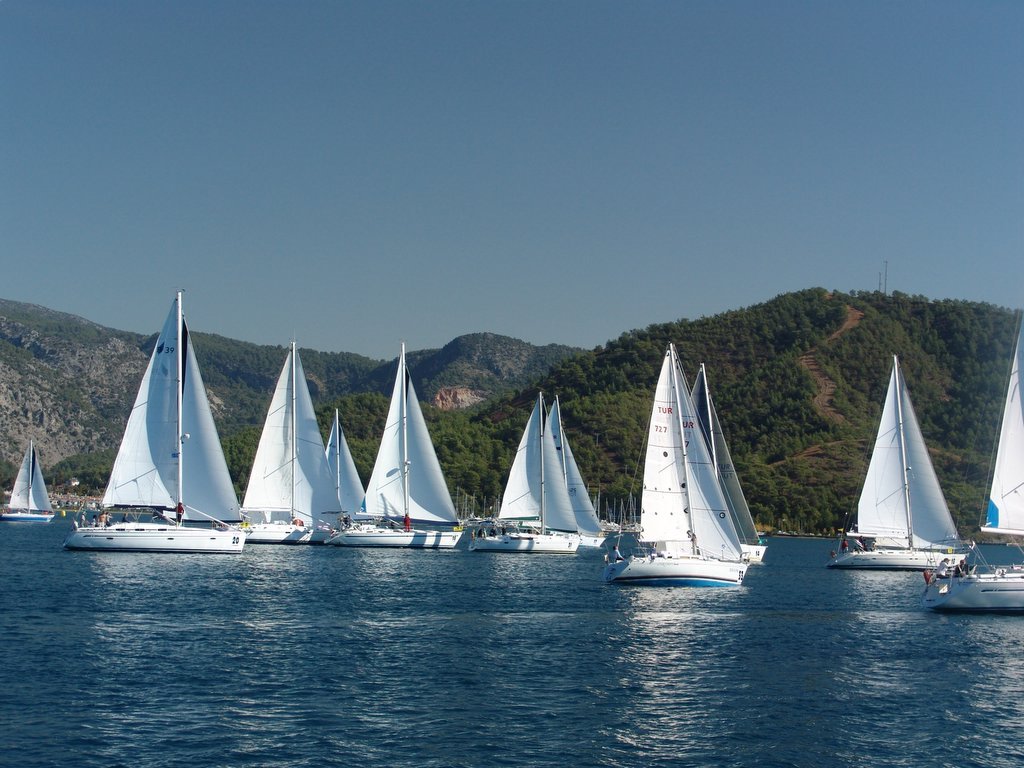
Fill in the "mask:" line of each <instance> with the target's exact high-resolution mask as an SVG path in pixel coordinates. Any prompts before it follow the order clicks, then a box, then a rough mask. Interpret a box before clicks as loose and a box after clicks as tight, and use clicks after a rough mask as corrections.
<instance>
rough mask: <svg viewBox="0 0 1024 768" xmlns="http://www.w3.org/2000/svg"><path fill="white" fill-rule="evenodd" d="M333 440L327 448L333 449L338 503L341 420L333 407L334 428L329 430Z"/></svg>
mask: <svg viewBox="0 0 1024 768" xmlns="http://www.w3.org/2000/svg"><path fill="white" fill-rule="evenodd" d="M331 435H332V436H333V437H334V440H333V441H332V442H331V445H330V446H329V450H333V451H334V490H335V491H336V492H337V494H338V503H339V505H340V504H341V421H340V420H339V419H338V409H337V408H335V409H334V428H333V429H332V430H331Z"/></svg>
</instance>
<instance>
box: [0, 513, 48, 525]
mask: <svg viewBox="0 0 1024 768" xmlns="http://www.w3.org/2000/svg"><path fill="white" fill-rule="evenodd" d="M53 517H54V516H53V514H52V513H45V512H3V513H0V522H3V523H48V522H50V521H51V520H53Z"/></svg>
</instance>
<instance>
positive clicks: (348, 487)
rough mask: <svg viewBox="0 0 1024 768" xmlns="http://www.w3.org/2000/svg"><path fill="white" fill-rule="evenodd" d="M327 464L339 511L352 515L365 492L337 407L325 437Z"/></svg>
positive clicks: (361, 501)
mask: <svg viewBox="0 0 1024 768" xmlns="http://www.w3.org/2000/svg"><path fill="white" fill-rule="evenodd" d="M327 466H328V467H330V470H331V477H333V478H334V487H335V490H336V491H337V494H338V503H339V504H340V505H341V511H342V512H343V513H348V514H349V515H353V514H354V513H355V512H356V510H358V509H359V505H360V504H362V503H363V496H365V495H366V492H365V491H364V490H363V484H362V481H360V479H359V473H358V472H357V471H356V463H355V461H353V460H352V452H351V451H350V450H349V448H348V441H346V440H345V433H344V432H343V431H342V430H341V421H340V420H339V419H338V409H337V408H335V409H334V424H333V425H332V426H331V436H330V437H329V438H328V439H327Z"/></svg>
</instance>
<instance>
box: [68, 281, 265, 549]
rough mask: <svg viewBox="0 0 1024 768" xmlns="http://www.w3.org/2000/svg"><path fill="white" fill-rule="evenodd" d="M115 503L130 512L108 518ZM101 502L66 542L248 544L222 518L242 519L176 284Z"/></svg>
mask: <svg viewBox="0 0 1024 768" xmlns="http://www.w3.org/2000/svg"><path fill="white" fill-rule="evenodd" d="M186 481H187V482H186ZM112 507H118V508H124V509H129V510H133V514H132V515H131V517H130V518H129V515H128V514H127V513H126V514H125V516H124V519H123V520H122V521H121V522H119V523H112V522H110V513H109V509H110V508H112ZM103 508H104V512H103V514H101V515H100V518H99V520H98V524H96V525H86V524H85V521H84V520H83V521H81V523H79V522H76V523H75V526H74V528H73V529H72V531H71V532H70V533H69V534H68V536H67V538H65V539H64V547H65V549H75V550H78V549H81V550H118V551H132V552H224V553H228V552H230V553H237V552H241V551H242V548H243V547H244V546H245V534H244V532H243V531H242V530H241V529H240V528H238V527H236V526H231V525H228V524H227V522H228V521H229V522H240V521H241V518H240V516H239V510H238V500H237V499H236V498H235V491H234V488H233V487H232V485H231V477H230V475H229V474H228V468H227V463H226V462H225V461H224V453H223V451H222V450H221V445H220V439H219V438H218V437H217V428H216V426H215V425H214V422H213V415H212V414H211V413H210V403H209V401H208V400H207V397H206V388H205V387H204V386H203V379H202V376H201V375H200V373H199V365H198V364H197V363H196V357H195V352H194V351H193V349H192V344H191V338H190V336H189V333H188V328H187V326H186V324H185V317H184V314H183V313H182V308H181V291H178V293H177V296H176V297H175V300H174V304H173V305H172V306H171V311H170V313H169V314H168V316H167V321H166V322H165V323H164V327H163V330H162V331H161V332H160V336H159V337H158V338H157V340H156V346H155V347H154V349H153V354H152V356H151V357H150V359H149V366H148V367H147V368H146V372H145V374H144V375H143V377H142V383H141V385H140V386H139V392H138V395H137V396H136V398H135V405H134V406H133V407H132V412H131V415H130V416H129V417H128V424H127V426H126V427H125V432H124V437H123V438H122V440H121V447H120V448H119V450H118V452H117V457H116V458H115V459H114V467H113V469H112V470H111V473H110V481H109V482H108V483H107V490H106V492H105V493H104V495H103ZM141 511H148V512H150V513H151V514H152V518H153V519H152V521H144V520H143V519H142V515H141V514H140V512H141ZM168 515H170V516H171V517H168ZM189 521H191V522H192V523H193V524H192V525H187V524H186V523H188V522H189Z"/></svg>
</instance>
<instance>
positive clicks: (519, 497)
mask: <svg viewBox="0 0 1024 768" xmlns="http://www.w3.org/2000/svg"><path fill="white" fill-rule="evenodd" d="M579 546H580V537H579V534H578V533H576V515H575V513H574V512H573V508H572V501H571V500H570V498H569V491H568V488H567V487H566V484H565V476H564V474H563V470H562V463H561V460H560V459H559V457H558V451H557V449H556V447H555V440H554V437H553V436H552V434H551V430H550V429H548V424H547V419H546V418H545V411H544V396H543V395H542V394H538V395H537V402H536V403H535V404H534V406H533V412H532V413H531V414H530V418H529V419H528V420H527V422H526V428H525V429H524V430H523V436H522V438H521V439H520V441H519V448H518V449H517V450H516V456H515V459H513V460H512V468H511V469H510V470H509V474H508V482H507V483H506V484H505V492H504V494H503V495H502V498H501V508H500V509H499V511H498V519H497V521H496V522H494V521H492V522H490V523H485V524H483V525H480V526H478V527H477V529H476V530H475V531H474V532H473V537H472V540H471V541H470V544H469V548H470V550H472V551H474V552H533V553H539V554H565V555H571V554H573V553H574V552H576V550H577V549H578V548H579Z"/></svg>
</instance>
